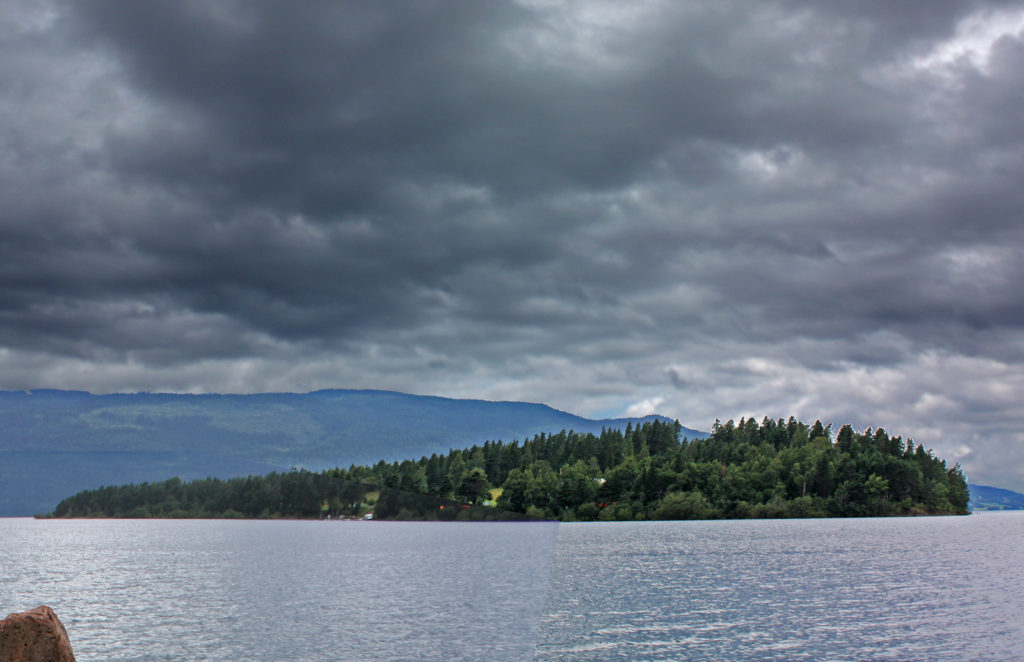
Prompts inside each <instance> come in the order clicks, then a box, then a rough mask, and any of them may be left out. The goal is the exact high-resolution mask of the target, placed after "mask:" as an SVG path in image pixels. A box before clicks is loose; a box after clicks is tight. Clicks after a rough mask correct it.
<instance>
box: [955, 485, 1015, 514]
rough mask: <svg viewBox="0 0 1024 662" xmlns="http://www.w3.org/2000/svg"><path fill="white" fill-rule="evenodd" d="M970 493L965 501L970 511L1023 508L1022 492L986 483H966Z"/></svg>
mask: <svg viewBox="0 0 1024 662" xmlns="http://www.w3.org/2000/svg"><path fill="white" fill-rule="evenodd" d="M967 489H968V491H969V492H970V494H971V499H970V501H968V502H967V509H968V510H970V511H972V512H973V511H980V510H1024V494H1020V493H1019V492H1013V491H1011V490H1004V489H1003V488H1001V487H989V486H988V485H968V486H967Z"/></svg>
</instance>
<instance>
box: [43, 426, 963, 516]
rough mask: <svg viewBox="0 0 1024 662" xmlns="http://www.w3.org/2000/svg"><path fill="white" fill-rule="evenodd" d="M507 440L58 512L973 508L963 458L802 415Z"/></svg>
mask: <svg viewBox="0 0 1024 662" xmlns="http://www.w3.org/2000/svg"><path fill="white" fill-rule="evenodd" d="M681 429H682V427H681V426H680V424H679V423H678V421H677V422H675V423H669V422H663V421H658V420H655V421H651V422H646V423H644V424H642V425H639V426H637V427H633V426H632V425H627V427H626V428H625V429H624V430H604V431H602V432H601V433H600V434H592V433H584V434H580V433H575V432H565V431H563V432H560V433H558V434H551V435H547V434H539V435H537V436H535V437H534V438H533V439H530V440H526V441H523V442H522V443H520V442H518V441H513V442H511V443H506V442H501V441H496V442H490V441H489V442H486V443H484V444H483V445H474V446H473V447H471V448H468V449H462V450H451V451H450V452H449V453H448V454H446V455H439V454H433V455H431V456H430V457H422V458H420V459H419V460H405V461H402V462H390V463H389V462H384V461H381V462H378V463H377V464H375V465H372V466H370V465H364V466H356V465H352V466H350V467H348V468H347V469H342V468H334V469H329V470H326V471H323V472H312V471H306V470H293V471H291V472H285V473H272V474H269V475H265V476H249V477H246V478H234V479H229V480H220V479H205V480H197V481H191V482H182V481H180V480H178V479H176V478H175V479H171V480H168V481H165V482H161V483H143V484H141V485H125V486H118V487H102V488H99V489H96V490H87V491H84V492H80V493H78V494H75V495H74V496H71V497H68V498H66V499H64V500H63V501H61V502H60V504H59V505H58V506H57V508H56V510H55V511H54V513H53V516H56V517H246V518H251V517H259V518H276V517H289V518H327V517H331V518H339V517H340V518H345V517H360V516H364V515H365V514H366V513H372V514H373V516H374V517H375V518H377V519H508V518H510V517H511V518H517V517H531V518H548V519H559V520H562V521H590V520H608V521H623V520H645V519H661V520H665V519H713V518H730V519H732V518H774V517H863V516H888V515H938V514H950V515H961V514H967V512H968V511H967V501H968V489H967V483H966V481H965V479H964V476H963V472H962V471H961V469H960V466H959V465H955V466H953V467H947V466H946V462H945V461H944V460H942V459H940V458H937V457H936V456H935V455H934V454H933V453H932V452H931V451H930V450H926V449H925V448H924V447H923V446H922V445H920V444H917V445H915V444H914V443H913V442H912V441H911V440H910V439H907V440H904V439H903V438H902V437H899V436H896V437H890V436H889V435H888V434H887V433H886V431H885V430H883V429H881V428H878V429H876V430H874V431H872V430H871V429H868V430H866V431H864V432H862V433H858V432H855V431H854V430H853V429H852V428H851V427H850V426H849V425H844V426H843V427H841V428H840V429H839V431H838V433H836V434H835V435H834V438H833V431H832V429H831V426H824V425H822V424H821V422H820V421H816V422H815V423H814V424H813V425H807V424H805V423H802V422H800V421H797V420H795V419H793V418H790V419H789V420H788V421H786V420H783V419H778V420H772V419H770V418H765V419H763V420H762V421H761V422H760V423H758V422H757V421H756V420H754V419H752V418H751V419H740V421H739V422H738V423H734V422H733V421H731V420H730V421H728V422H726V423H724V424H722V423H719V422H718V421H716V422H715V425H714V427H713V429H712V432H711V435H710V436H709V437H707V438H706V439H687V438H685V437H683V438H681V436H680V431H681Z"/></svg>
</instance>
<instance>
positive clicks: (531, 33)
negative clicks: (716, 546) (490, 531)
mask: <svg viewBox="0 0 1024 662" xmlns="http://www.w3.org/2000/svg"><path fill="white" fill-rule="evenodd" d="M1022 189H1024V3H1022V2H1007V3H1002V2H947V1H941V2H940V1H937V0H929V1H928V2H891V1H889V0H879V1H865V2H849V3H841V2H822V1H820V0H813V1H808V2H763V1H758V2H737V3H732V2H726V1H722V0H714V1H713V2H712V1H710V0H709V1H706V2H699V3H697V2H682V1H677V0H668V1H666V2H630V3H623V2H620V1H619V0H613V1H611V2H607V3H603V2H585V3H584V2H580V3H575V2H548V1H546V0H537V1H534V0H529V1H526V2H520V3H515V2H507V3H498V2H478V1H477V0H471V1H465V2H425V1H419V0H416V1H411V2H405V3H403V2H393V1H389V2H383V3H376V2H359V3H341V2H326V3H315V2H301V3H295V2H267V3H260V2H234V1H230V0H227V1H224V2H211V1H210V0H198V1H196V2H180V1H178V0H174V1H173V2H160V3H157V2H136V1H124V2H69V3H66V4H65V3H62V2H51V1H50V0H40V1H30V0H13V1H8V2H4V3H2V4H0V388H2V389H9V390H14V389H29V388H42V387H47V388H63V389H81V390H87V391H92V392H94V393H106V392H115V391H139V390H148V391H175V392H243V393H244V392H260V391H309V390H314V389H320V388H381V389H393V390H399V391H406V392H412V393H421V394H436V395H445V396H452V397H472V398H484V399H500V400H506V399H507V400H527V401H532V402H544V403H547V404H550V405H552V406H554V407H557V408H560V409H565V410H568V411H571V412H574V413H577V414H581V415H584V416H591V417H605V416H618V415H624V414H647V413H651V412H658V413H661V414H665V415H667V416H670V417H674V418H678V419H679V420H680V421H681V422H682V423H683V424H685V425H687V426H690V427H695V428H700V429H705V430H707V429H709V428H710V426H711V424H712V423H713V422H714V420H715V419H716V418H720V419H722V420H723V421H724V420H726V419H729V418H736V419H738V418H739V417H740V416H755V417H756V418H758V419H760V418H761V417H763V416H765V415H767V416H770V417H773V418H776V417H789V416H790V415H793V416H796V417H798V418H802V419H805V420H807V421H808V422H810V421H813V420H814V419H818V418H820V419H821V420H822V421H824V422H833V423H835V424H836V426H837V427H838V425H840V424H843V423H851V424H853V425H854V427H856V428H858V429H863V428H865V427H868V426H872V427H876V426H882V427H884V428H886V430H888V431H889V432H890V433H891V434H902V435H904V436H911V437H913V438H914V439H915V440H916V441H919V442H921V443H923V444H924V445H925V446H926V447H930V448H934V449H935V451H936V453H937V454H939V455H940V456H943V457H946V458H947V459H949V460H950V461H951V462H956V461H959V462H962V463H963V465H964V466H965V468H966V470H967V474H968V478H969V479H970V480H971V481H972V482H981V483H985V484H991V485H997V486H1001V487H1008V488H1011V489H1017V490H1024V407H1022V406H1021V396H1022V394H1024V306H1022V304H1021V300H1022V294H1021V292H1022V291H1024V260H1022V258H1024V256H1022V254H1021V253H1022V247H1024V194H1022Z"/></svg>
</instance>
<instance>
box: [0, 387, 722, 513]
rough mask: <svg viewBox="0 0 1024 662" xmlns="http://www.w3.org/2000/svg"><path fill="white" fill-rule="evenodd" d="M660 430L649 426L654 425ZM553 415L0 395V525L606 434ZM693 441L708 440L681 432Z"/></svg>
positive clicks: (247, 398)
mask: <svg viewBox="0 0 1024 662" xmlns="http://www.w3.org/2000/svg"><path fill="white" fill-rule="evenodd" d="M647 418H648V419H649V418H652V417H647ZM643 420H646V419H612V420H600V421H595V420H589V419H585V418H581V417H579V416H575V415H573V414H569V413H566V412H563V411H559V410H557V409H552V408H551V407H548V406H546V405H541V404H531V403H525V402H488V401H483V400H453V399H449V398H439V397H432V396H420V395H408V394H404V393H394V392H390V391H346V390H337V391H316V392H313V393H302V394H297V393H261V394H254V395H180V394H161V393H153V394H150V393H135V394H113V395H92V394H89V393H85V392H81V391H51V390H35V391H30V392H23V391H0V516H15V515H31V514H34V513H36V512H44V511H50V510H52V509H53V507H54V506H55V505H56V503H57V502H58V501H60V499H62V498H63V497H65V496H68V495H70V494H73V493H75V492H78V491H80V490H83V489H89V488H94V487H99V486H100V485H111V484H122V483H129V482H142V481H154V480H164V479H166V478H170V477H173V476H180V477H181V478H183V479H193V478H204V477H207V476H214V477H230V476H236V475H247V474H250V473H267V472H270V471H274V470H280V469H289V468H291V467H295V466H298V467H308V468H311V469H322V468H327V467H333V466H348V465H349V464H352V463H358V464H365V463H372V462H376V461H377V460H380V459H388V460H392V459H406V458H409V459H415V458H419V457H420V456H422V455H430V454H431V453H434V452H446V451H447V450H448V449H449V448H462V447H467V446H471V445H473V444H474V443H482V442H484V441H487V440H499V439H500V440H504V441H510V440H514V439H520V440H521V439H524V438H528V437H533V436H534V435H536V434H538V433H541V432H558V431H561V430H563V429H564V430H576V431H577V432H594V433H599V432H600V431H601V428H602V427H619V428H621V427H625V425H626V423H627V422H628V421H632V422H633V423H634V425H635V424H636V423H637V422H639V421H643ZM683 435H685V436H689V437H690V438H695V437H705V436H707V434H706V433H703V432H698V431H696V430H690V429H685V428H684V430H683Z"/></svg>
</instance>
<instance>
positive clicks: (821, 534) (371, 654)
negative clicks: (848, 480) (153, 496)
mask: <svg viewBox="0 0 1024 662" xmlns="http://www.w3.org/2000/svg"><path fill="white" fill-rule="evenodd" d="M556 538H557V546H556ZM549 571H550V572H549ZM1022 586H1024V513H991V514H989V513H985V514H977V515H972V516H970V517H960V518H954V517H947V518H914V519H902V518H901V519H862V520H768V521H738V522H641V523H621V524H607V523H601V524H562V525H560V526H559V525H557V524H554V523H514V524H510V523H475V524H469V523H448V524H427V523H391V522H366V523H340V522H251V521H250V522H235V521H155V520H149V521H131V520H129V521H81V520H79V521H33V520H26V519H11V520H2V519H0V612H3V613H7V612H12V611H21V610H24V609H28V608H31V607H34V606H36V605H39V604H49V605H50V606H52V607H54V609H56V610H57V613H58V615H59V616H60V617H61V619H62V620H63V621H64V623H65V625H66V626H67V628H68V631H69V634H70V635H71V639H72V644H73V645H74V647H75V653H76V656H77V657H78V659H79V660H80V662H89V661H100V660H102V661H111V662H114V661H119V660H139V661H142V660H153V661H158V660H309V661H314V660H315V661H320V660H497V661H504V660H531V659H534V655H535V654H536V659H537V660H540V661H543V662H547V661H552V660H573V661H575V660H581V661H586V660H634V659H638V660H647V659H650V660H865V659H877V660H1014V659H1024V617H1022V615H1024V591H1022V590H1021V587H1022ZM545 600H546V602H545ZM0 615H2V614H0Z"/></svg>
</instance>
